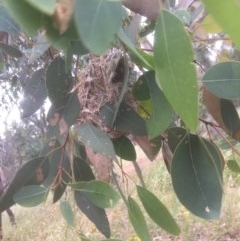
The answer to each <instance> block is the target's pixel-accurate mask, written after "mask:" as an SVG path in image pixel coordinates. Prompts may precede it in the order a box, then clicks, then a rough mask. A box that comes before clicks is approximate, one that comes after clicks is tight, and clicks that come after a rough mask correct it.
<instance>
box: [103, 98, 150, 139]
mask: <svg viewBox="0 0 240 241" xmlns="http://www.w3.org/2000/svg"><path fill="white" fill-rule="evenodd" d="M115 111H116V110H115V107H114V106H113V105H112V104H110V103H106V104H105V105H104V106H102V107H101V109H100V116H101V119H102V121H103V122H104V123H105V124H106V125H107V126H108V127H109V128H113V130H116V131H120V132H129V133H132V134H133V135H139V136H141V135H147V129H146V124H145V121H144V119H142V118H141V117H140V116H139V115H138V114H137V113H136V112H135V111H134V110H133V109H132V108H131V107H130V106H129V105H127V104H126V103H125V102H122V103H121V105H120V107H119V110H118V114H117V116H116V120H115V122H114V126H113V127H112V120H113V117H114V115H115Z"/></svg>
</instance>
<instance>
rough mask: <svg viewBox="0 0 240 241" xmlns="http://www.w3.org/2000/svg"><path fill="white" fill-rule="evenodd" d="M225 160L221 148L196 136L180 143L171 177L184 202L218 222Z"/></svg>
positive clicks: (186, 137)
mask: <svg viewBox="0 0 240 241" xmlns="http://www.w3.org/2000/svg"><path fill="white" fill-rule="evenodd" d="M222 162H223V157H222V155H221V153H220V151H219V150H218V149H217V147H216V146H215V145H214V144H213V143H211V142H209V141H207V140H205V139H203V138H201V137H199V136H197V135H193V134H188V135H186V136H185V137H184V138H183V139H182V141H181V142H180V143H179V144H178V146H177V148H176V150H175V152H174V155H173V160H172V168H171V176H172V183H173V187H174V190H175V192H176V194H177V196H178V198H179V200H180V202H181V203H182V204H183V205H184V206H185V207H186V208H187V209H188V210H190V211H191V212H192V213H194V214H195V215H197V216H199V217H201V218H204V219H218V218H219V215H220V209H221V203H222V188H223V187H222V172H223V166H222Z"/></svg>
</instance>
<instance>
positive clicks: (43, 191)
mask: <svg viewBox="0 0 240 241" xmlns="http://www.w3.org/2000/svg"><path fill="white" fill-rule="evenodd" d="M48 191H49V190H48V189H47V188H45V187H42V186H25V187H22V188H21V189H20V190H19V191H17V192H16V193H15V194H14V195H13V200H14V202H16V203H17V204H19V205H21V206H23V207H35V206H37V205H39V204H41V203H42V202H44V201H45V200H46V198H47V194H48Z"/></svg>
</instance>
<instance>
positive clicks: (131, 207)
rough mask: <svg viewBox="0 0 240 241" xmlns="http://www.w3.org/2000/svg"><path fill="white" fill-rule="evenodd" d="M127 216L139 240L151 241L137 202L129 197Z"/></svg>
mask: <svg viewBox="0 0 240 241" xmlns="http://www.w3.org/2000/svg"><path fill="white" fill-rule="evenodd" d="M128 216H129V219H130V221H131V224H132V226H133V228H134V230H135V232H136V233H137V235H138V236H139V238H140V239H141V240H144V241H151V240H152V239H151V236H150V234H149V231H148V227H147V224H146V220H145V218H144V216H143V213H142V211H141V209H140V207H139V206H138V204H137V202H136V201H135V200H134V199H133V198H131V197H129V198H128Z"/></svg>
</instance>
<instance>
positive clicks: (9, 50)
mask: <svg viewBox="0 0 240 241" xmlns="http://www.w3.org/2000/svg"><path fill="white" fill-rule="evenodd" d="M0 50H2V51H3V52H5V53H6V54H8V55H10V56H11V57H14V58H21V57H22V56H23V54H22V52H21V51H20V50H19V49H18V48H17V47H15V46H13V45H9V44H5V43H2V42H0Z"/></svg>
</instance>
